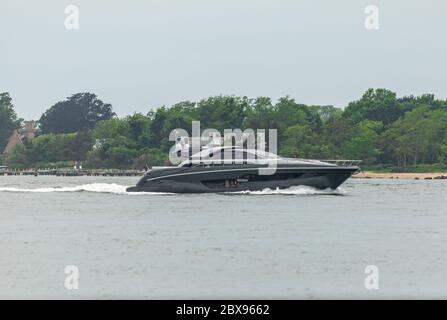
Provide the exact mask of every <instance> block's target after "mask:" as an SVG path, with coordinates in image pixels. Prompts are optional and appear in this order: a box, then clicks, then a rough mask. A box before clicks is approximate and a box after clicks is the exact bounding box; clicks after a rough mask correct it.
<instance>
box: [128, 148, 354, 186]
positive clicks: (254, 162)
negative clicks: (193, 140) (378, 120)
mask: <svg viewBox="0 0 447 320" xmlns="http://www.w3.org/2000/svg"><path fill="white" fill-rule="evenodd" d="M359 163H360V161H358V160H324V161H322V160H309V159H296V158H284V157H281V156H278V155H276V154H273V153H270V152H266V151H260V150H257V149H242V148H241V149H239V148H237V147H234V146H232V147H213V148H208V149H204V150H201V151H200V152H198V153H196V154H194V155H192V156H190V157H189V158H188V159H186V160H184V161H183V162H181V163H180V164H179V165H178V166H170V167H154V168H151V169H148V170H147V171H146V173H145V174H144V177H143V178H142V179H141V180H140V181H139V182H138V183H137V185H136V186H135V187H130V188H128V189H127V191H128V192H169V193H210V192H238V191H258V190H263V189H266V188H269V189H273V190H274V189H277V188H279V189H285V188H289V187H293V186H299V185H303V186H310V187H314V188H317V189H336V188H337V187H338V186H339V185H341V184H342V183H343V182H344V181H345V180H346V179H348V178H349V177H350V176H351V175H352V174H353V173H354V172H356V171H357V170H359V166H358V164H359Z"/></svg>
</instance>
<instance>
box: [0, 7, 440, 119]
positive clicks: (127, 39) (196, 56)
mask: <svg viewBox="0 0 447 320" xmlns="http://www.w3.org/2000/svg"><path fill="white" fill-rule="evenodd" d="M68 5H75V6H76V7H77V8H79V29H78V30H68V29H67V28H66V26H65V22H66V18H67V16H68V14H66V13H65V8H66V7H67V6H68ZM368 5H375V6H376V7H377V8H378V10H379V11H378V13H379V14H378V26H379V29H372V30H369V29H367V28H366V27H365V19H367V17H369V16H370V14H368V13H365V8H366V7H367V6H368ZM446 14H447V2H446V1H445V0H424V1H422V0H405V1H404V0H392V1H391V0H367V1H363V0H339V1H333V0H295V1H289V0H141V1H139V0H128V1H111V0H95V1H92V0H70V1H65V0H39V1H32V0H28V1H23V0H1V1H0V39H1V41H0V92H9V93H10V95H11V97H12V99H13V103H14V106H15V109H16V111H17V113H18V114H19V116H20V117H22V118H25V119H38V118H39V117H40V116H41V114H42V113H43V112H44V111H45V110H46V109H47V108H49V107H50V106H52V105H53V104H54V103H56V102H58V101H61V100H64V99H65V98H66V97H68V96H70V95H72V94H74V93H77V92H86V91H88V92H93V93H96V94H97V95H98V97H99V98H100V99H101V100H103V101H104V102H107V103H111V104H112V105H113V108H114V110H115V112H116V113H117V114H118V115H119V116H124V115H127V114H132V113H134V112H143V113H146V112H148V111H149V110H151V109H155V108H157V107H160V106H162V105H167V106H169V105H172V104H174V103H176V102H179V101H183V100H192V101H197V100H200V99H202V98H206V97H208V96H211V95H219V94H234V95H241V96H249V97H257V96H269V97H271V98H272V99H274V100H276V99H278V98H279V97H281V96H285V95H290V96H291V97H293V98H295V99H296V101H297V102H300V103H305V104H320V105H335V106H340V107H343V106H346V105H347V103H348V102H349V101H353V100H356V99H359V98H360V97H361V95H362V94H363V92H364V91H366V90H367V89H368V88H370V87H372V88H388V89H390V90H393V91H395V92H396V93H397V94H398V95H399V96H403V95H409V94H414V95H420V94H423V93H434V94H435V95H436V96H437V97H438V98H442V99H445V98H447V85H446V84H447V72H446V71H447V60H446V56H447V55H446V52H447V41H446V40H445V36H446V31H447V19H445V15H446Z"/></svg>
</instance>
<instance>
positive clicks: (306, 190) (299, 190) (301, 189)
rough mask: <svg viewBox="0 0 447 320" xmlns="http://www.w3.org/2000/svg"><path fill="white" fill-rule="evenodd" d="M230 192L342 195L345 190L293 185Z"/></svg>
mask: <svg viewBox="0 0 447 320" xmlns="http://www.w3.org/2000/svg"><path fill="white" fill-rule="evenodd" d="M232 194H255V195H274V194H283V195H313V194H326V195H344V194H346V191H345V190H343V189H342V188H337V189H335V190H332V189H325V190H321V189H316V188H312V187H308V186H295V187H290V188H287V189H278V188H277V189H269V188H266V189H264V190H260V191H249V190H247V191H239V192H232Z"/></svg>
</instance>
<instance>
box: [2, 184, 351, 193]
mask: <svg viewBox="0 0 447 320" xmlns="http://www.w3.org/2000/svg"><path fill="white" fill-rule="evenodd" d="M127 188H128V187H127V186H123V185H120V184H116V183H90V184H84V185H80V186H73V187H43V188H34V189H27V188H17V187H0V192H13V193H54V192H94V193H109V194H118V195H148V194H151V195H161V194H173V193H166V192H126V189H127ZM345 193H346V192H345V191H344V190H343V189H341V188H337V189H335V190H332V189H326V190H320V189H316V188H312V187H307V186H296V187H290V188H287V189H274V190H272V189H268V188H267V189H264V190H261V191H248V190H247V191H236V192H227V193H226V194H247V195H317V194H322V195H343V194H345Z"/></svg>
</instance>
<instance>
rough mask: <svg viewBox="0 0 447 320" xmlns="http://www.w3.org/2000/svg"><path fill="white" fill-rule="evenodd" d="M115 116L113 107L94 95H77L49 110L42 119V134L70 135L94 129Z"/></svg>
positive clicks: (40, 121)
mask: <svg viewBox="0 0 447 320" xmlns="http://www.w3.org/2000/svg"><path fill="white" fill-rule="evenodd" d="M114 116H115V113H114V112H113V111H112V106H111V105H110V104H108V103H104V102H102V101H101V100H100V99H98V98H97V96H96V95H95V94H92V93H77V94H74V95H72V96H71V97H69V98H67V100H64V101H60V102H58V103H56V104H55V105H53V106H52V107H51V108H50V109H48V110H47V111H46V112H45V113H44V114H43V115H42V117H41V118H40V120H39V123H40V130H41V131H42V133H44V134H45V133H70V132H76V131H79V130H81V129H93V128H94V127H95V126H96V124H97V123H98V122H100V121H104V120H109V119H111V118H113V117H114Z"/></svg>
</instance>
